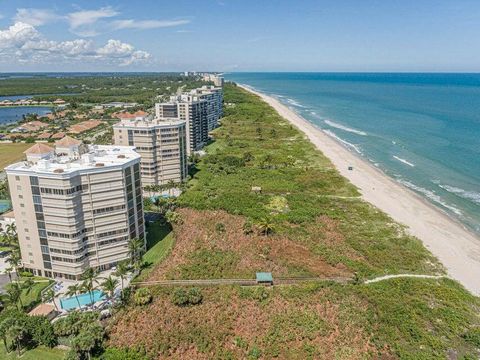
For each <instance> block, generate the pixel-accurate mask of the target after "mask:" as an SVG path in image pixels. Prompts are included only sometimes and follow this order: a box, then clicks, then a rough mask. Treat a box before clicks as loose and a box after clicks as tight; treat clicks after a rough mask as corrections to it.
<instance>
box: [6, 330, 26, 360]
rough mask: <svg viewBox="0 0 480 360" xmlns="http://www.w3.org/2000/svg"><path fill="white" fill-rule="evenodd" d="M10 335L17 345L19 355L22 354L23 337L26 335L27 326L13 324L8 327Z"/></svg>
mask: <svg viewBox="0 0 480 360" xmlns="http://www.w3.org/2000/svg"><path fill="white" fill-rule="evenodd" d="M8 335H9V336H10V337H11V338H12V339H13V341H14V342H15V344H16V347H17V353H18V356H20V355H21V353H20V350H21V344H22V339H23V337H24V336H25V328H24V327H23V326H20V324H13V325H12V326H11V327H10V328H9V329H8Z"/></svg>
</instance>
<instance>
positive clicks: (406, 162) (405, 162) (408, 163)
mask: <svg viewBox="0 0 480 360" xmlns="http://www.w3.org/2000/svg"><path fill="white" fill-rule="evenodd" d="M393 158H394V159H397V160H398V161H400V162H401V163H404V164H405V165H408V166H411V167H415V164H413V163H411V162H410V161H408V160H405V159H402V158H401V157H398V156H395V155H393Z"/></svg>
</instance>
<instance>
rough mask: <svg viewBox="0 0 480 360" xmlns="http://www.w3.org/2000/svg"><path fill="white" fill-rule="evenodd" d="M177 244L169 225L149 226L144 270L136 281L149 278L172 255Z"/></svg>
mask: <svg viewBox="0 0 480 360" xmlns="http://www.w3.org/2000/svg"><path fill="white" fill-rule="evenodd" d="M174 243H175V238H174V236H173V234H172V228H171V227H170V225H169V224H163V223H161V222H158V221H157V222H155V223H152V224H147V252H146V253H145V254H144V255H143V261H144V264H143V268H142V272H141V273H140V275H138V276H137V277H136V278H135V281H142V280H145V279H146V278H147V276H148V275H149V273H150V272H151V271H152V270H153V268H154V267H155V266H156V265H157V264H159V263H161V262H162V261H163V260H164V259H165V258H166V257H167V256H168V254H170V251H171V250H172V248H173V245H174Z"/></svg>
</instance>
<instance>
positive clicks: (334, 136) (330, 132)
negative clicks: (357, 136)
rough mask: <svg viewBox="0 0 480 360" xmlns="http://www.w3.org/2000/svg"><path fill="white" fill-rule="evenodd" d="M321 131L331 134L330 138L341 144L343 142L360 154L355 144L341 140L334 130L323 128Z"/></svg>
mask: <svg viewBox="0 0 480 360" xmlns="http://www.w3.org/2000/svg"><path fill="white" fill-rule="evenodd" d="M323 132H324V133H325V134H327V135H329V136H331V137H332V138H334V139H335V140H337V141H340V142H341V143H342V144H345V145H346V146H348V147H349V148H352V149H353V150H355V151H356V152H357V153H359V154H362V151H361V150H360V148H359V147H358V146H357V145H354V144H352V143H349V142H348V141H345V140H343V139H342V138H340V137H338V136H337V135H336V134H335V133H334V132H332V131H330V130H323Z"/></svg>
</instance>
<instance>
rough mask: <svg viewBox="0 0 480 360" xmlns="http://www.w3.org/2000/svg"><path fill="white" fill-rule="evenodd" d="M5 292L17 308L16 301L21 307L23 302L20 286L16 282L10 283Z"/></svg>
mask: <svg viewBox="0 0 480 360" xmlns="http://www.w3.org/2000/svg"><path fill="white" fill-rule="evenodd" d="M7 294H8V298H9V299H10V302H11V303H12V304H15V306H16V307H17V309H18V304H17V303H18V301H20V306H21V307H22V308H23V303H22V288H21V287H20V285H18V283H11V284H10V286H9V288H8V289H7Z"/></svg>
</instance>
